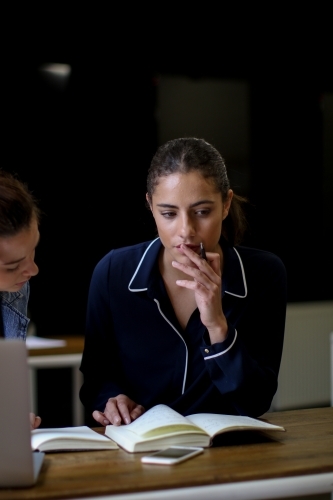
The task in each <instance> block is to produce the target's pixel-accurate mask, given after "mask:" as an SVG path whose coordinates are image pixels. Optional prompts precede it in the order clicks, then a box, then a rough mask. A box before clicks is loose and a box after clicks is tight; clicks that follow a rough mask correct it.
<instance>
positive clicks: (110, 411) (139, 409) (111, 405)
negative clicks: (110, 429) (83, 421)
mask: <svg viewBox="0 0 333 500" xmlns="http://www.w3.org/2000/svg"><path fill="white" fill-rule="evenodd" d="M144 412H145V409H144V407H143V406H141V405H138V404H137V403H135V402H134V401H132V400H131V399H130V398H129V397H127V396H125V394H118V396H116V397H115V398H109V400H108V402H107V403H106V407H105V409H104V412H101V411H97V410H95V411H94V412H93V414H92V416H93V417H94V419H95V420H96V422H98V423H99V424H101V425H104V426H106V425H109V424H113V425H121V424H130V423H131V422H132V421H133V420H135V419H137V418H138V417H140V415H142V414H143V413H144Z"/></svg>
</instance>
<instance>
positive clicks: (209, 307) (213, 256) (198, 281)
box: [172, 245, 228, 344]
mask: <svg viewBox="0 0 333 500" xmlns="http://www.w3.org/2000/svg"><path fill="white" fill-rule="evenodd" d="M182 250H183V252H184V255H186V256H187V257H188V258H189V259H190V260H191V262H193V264H195V267H193V266H189V265H186V264H181V263H180V262H177V261H172V265H173V267H175V268H176V269H179V270H180V271H182V272H183V273H185V274H187V275H188V276H191V277H192V278H193V280H177V281H176V283H177V285H178V286H181V287H184V288H187V289H189V290H193V292H194V296H195V300H196V303H197V306H198V309H199V311H200V318H201V321H202V323H203V324H204V325H205V326H206V328H207V330H208V332H209V336H210V340H211V343H212V344H214V343H216V342H223V340H225V339H226V337H227V332H228V325H227V320H226V318H225V316H224V313H223V310H222V278H221V259H220V255H219V254H218V253H211V252H207V261H206V260H204V259H203V258H202V257H200V256H199V255H198V254H197V253H195V252H193V250H191V249H190V248H188V247H187V246H186V245H182Z"/></svg>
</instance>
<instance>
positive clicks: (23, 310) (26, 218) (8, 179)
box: [0, 170, 41, 428]
mask: <svg viewBox="0 0 333 500" xmlns="http://www.w3.org/2000/svg"><path fill="white" fill-rule="evenodd" d="M39 218H40V211H39V209H38V206H37V204H36V201H35V199H34V197H33V196H32V194H31V193H30V191H29V190H28V189H27V187H26V186H25V185H24V184H23V183H22V182H21V181H19V180H18V179H17V178H15V177H14V176H12V175H11V174H9V173H8V172H4V171H1V170H0V337H5V338H7V339H22V340H25V338H26V334H27V328H28V324H29V318H28V317H27V308H28V300H29V293H30V288H29V280H30V278H31V277H32V276H35V275H36V274H37V273H38V267H37V265H36V264H35V248H36V246H37V244H38V241H39V230H38V224H39ZM30 421H31V427H32V428H36V427H38V426H39V425H40V422H41V419H40V417H36V416H35V415H34V414H32V413H31V414H30Z"/></svg>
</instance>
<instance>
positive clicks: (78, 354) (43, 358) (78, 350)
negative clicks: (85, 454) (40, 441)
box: [28, 336, 84, 425]
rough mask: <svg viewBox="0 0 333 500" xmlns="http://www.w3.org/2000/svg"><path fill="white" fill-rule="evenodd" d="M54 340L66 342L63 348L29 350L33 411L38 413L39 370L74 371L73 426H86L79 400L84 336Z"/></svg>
mask: <svg viewBox="0 0 333 500" xmlns="http://www.w3.org/2000/svg"><path fill="white" fill-rule="evenodd" d="M52 338H53V339H59V340H65V341H66V345H65V346H63V347H49V348H45V349H28V365H29V369H30V370H29V371H30V391H31V395H30V399H31V411H33V412H34V413H37V381H36V371H37V369H38V368H66V367H69V368H71V369H72V377H73V379H72V404H73V425H84V410H83V406H82V404H81V401H80V399H79V390H80V388H81V385H82V383H83V377H82V373H81V372H80V370H79V367H80V364H81V358H82V352H83V346H84V337H83V336H61V337H52Z"/></svg>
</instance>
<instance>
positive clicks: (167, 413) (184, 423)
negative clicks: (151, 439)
mask: <svg viewBox="0 0 333 500" xmlns="http://www.w3.org/2000/svg"><path fill="white" fill-rule="evenodd" d="M161 427H163V431H165V432H166V433H168V432H171V431H172V432H173V431H175V432H177V431H178V430H179V431H182V430H186V428H189V429H191V430H195V429H194V424H192V423H191V422H188V420H187V419H186V418H185V417H183V416H182V415H180V414H179V413H177V412H176V411H175V410H173V409H172V408H169V407H168V406H166V405H162V404H161V405H156V406H154V407H153V408H150V409H149V410H148V411H146V412H145V413H143V415H141V416H140V417H139V418H138V419H137V420H134V421H133V422H131V423H130V424H128V425H127V426H126V429H127V430H129V431H132V432H134V433H135V434H139V435H140V436H144V435H147V436H149V435H152V434H155V433H156V432H155V431H156V429H160V428H161ZM164 428H165V429H164Z"/></svg>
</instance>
